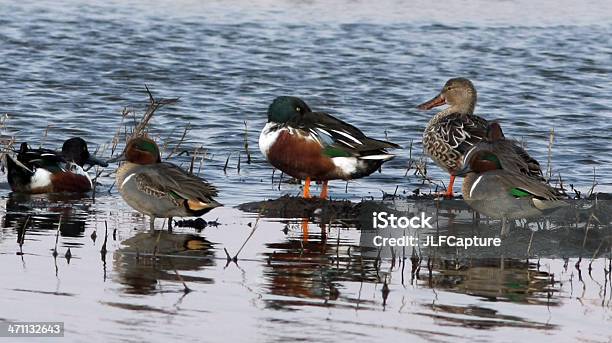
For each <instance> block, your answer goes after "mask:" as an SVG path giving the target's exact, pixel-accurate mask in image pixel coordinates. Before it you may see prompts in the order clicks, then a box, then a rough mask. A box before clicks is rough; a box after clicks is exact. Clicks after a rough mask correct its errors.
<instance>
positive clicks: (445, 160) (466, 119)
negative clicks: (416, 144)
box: [418, 78, 542, 198]
mask: <svg viewBox="0 0 612 343" xmlns="http://www.w3.org/2000/svg"><path fill="white" fill-rule="evenodd" d="M476 98H477V94H476V88H474V85H473V84H472V82H471V81H470V80H468V79H466V78H453V79H450V80H448V81H447V82H446V84H445V85H444V87H443V88H442V91H440V93H439V94H438V95H437V96H436V97H434V98H433V99H431V100H429V101H427V102H425V103H422V104H421V105H419V106H418V108H419V109H421V110H429V109H431V108H434V107H436V106H441V105H444V104H448V105H449V107H447V108H446V109H444V110H442V111H440V112H439V113H437V114H436V115H435V116H434V117H433V118H431V120H430V121H429V123H428V124H427V127H426V128H425V132H424V133H423V149H424V151H425V153H426V154H427V155H429V156H430V157H431V158H432V160H433V161H434V162H435V163H436V164H437V165H438V166H440V167H441V168H443V169H444V170H446V171H447V172H448V173H449V174H450V176H451V178H450V182H449V185H448V187H447V192H446V194H445V196H446V197H449V198H452V196H453V184H454V182H455V175H456V171H457V170H460V169H462V168H463V160H464V155H465V154H466V152H467V151H468V150H469V149H471V148H472V147H474V145H476V144H478V143H480V142H482V141H483V140H485V139H486V135H487V133H488V130H489V125H490V123H489V122H488V121H487V120H485V119H483V118H481V117H479V116H477V115H474V108H475V106H476ZM515 149H516V153H517V154H520V155H521V156H522V158H524V159H526V161H529V165H530V167H531V168H532V169H531V171H530V172H531V173H532V174H539V175H542V171H541V170H540V166H539V164H538V162H537V161H535V160H534V159H533V158H531V157H530V156H529V154H527V152H526V151H525V150H523V149H522V148H520V147H519V146H518V145H516V148H515Z"/></svg>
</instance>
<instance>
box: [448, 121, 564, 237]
mask: <svg viewBox="0 0 612 343" xmlns="http://www.w3.org/2000/svg"><path fill="white" fill-rule="evenodd" d="M515 145H516V143H515V142H513V141H511V140H506V139H505V138H503V135H502V134H501V127H499V125H498V124H493V125H491V127H490V129H489V133H488V142H483V143H479V144H477V145H475V146H474V147H473V148H472V149H470V150H469V151H468V152H467V153H466V155H465V160H464V161H463V169H461V170H458V171H457V173H458V174H463V175H465V179H464V180H463V187H462V191H463V199H464V200H465V202H466V203H468V205H470V206H471V207H472V208H473V209H475V210H476V211H478V212H481V213H483V214H485V215H487V216H489V217H492V218H497V219H501V220H502V231H501V236H505V235H507V234H508V232H509V227H508V220H514V219H520V218H529V217H535V216H539V215H542V214H545V213H546V212H549V211H551V210H554V209H556V208H559V207H561V206H565V205H567V204H566V203H565V202H564V201H562V200H561V199H562V196H561V194H560V193H559V192H558V191H557V190H556V189H554V188H553V187H551V186H549V185H548V184H547V183H546V182H544V180H543V179H542V178H541V177H540V176H538V175H532V174H531V173H530V170H529V164H528V163H526V162H525V161H524V160H523V159H521V158H520V156H519V155H517V154H516V151H515V150H514V146H515Z"/></svg>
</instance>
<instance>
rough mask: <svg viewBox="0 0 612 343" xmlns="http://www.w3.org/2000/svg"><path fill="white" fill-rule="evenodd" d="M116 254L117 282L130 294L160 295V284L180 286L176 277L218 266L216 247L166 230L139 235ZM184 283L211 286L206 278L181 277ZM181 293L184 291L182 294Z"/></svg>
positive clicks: (124, 243) (130, 239)
mask: <svg viewBox="0 0 612 343" xmlns="http://www.w3.org/2000/svg"><path fill="white" fill-rule="evenodd" d="M122 245H123V247H122V248H120V249H118V250H117V251H116V252H115V253H114V262H113V263H114V267H115V270H116V271H117V273H116V276H115V277H116V278H117V281H118V282H119V283H121V284H122V285H125V286H126V288H125V292H126V293H129V294H152V293H160V292H162V290H161V289H160V287H159V286H160V285H159V283H160V281H162V280H163V281H168V282H171V283H178V282H179V280H178V278H177V275H176V273H175V270H176V271H177V272H180V271H196V270H201V269H203V268H205V267H210V266H213V265H215V260H214V252H213V251H212V247H213V243H211V242H210V241H208V240H206V239H205V238H204V237H201V236H197V235H192V234H180V233H170V232H167V231H163V230H157V231H149V232H140V233H137V234H136V235H135V236H133V237H131V238H129V239H127V240H125V241H123V242H122ZM181 277H182V279H183V280H184V281H185V282H197V283H212V282H213V280H212V279H210V278H206V277H196V276H187V275H181ZM181 292H182V290H181Z"/></svg>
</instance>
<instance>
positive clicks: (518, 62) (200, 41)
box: [0, 0, 612, 341]
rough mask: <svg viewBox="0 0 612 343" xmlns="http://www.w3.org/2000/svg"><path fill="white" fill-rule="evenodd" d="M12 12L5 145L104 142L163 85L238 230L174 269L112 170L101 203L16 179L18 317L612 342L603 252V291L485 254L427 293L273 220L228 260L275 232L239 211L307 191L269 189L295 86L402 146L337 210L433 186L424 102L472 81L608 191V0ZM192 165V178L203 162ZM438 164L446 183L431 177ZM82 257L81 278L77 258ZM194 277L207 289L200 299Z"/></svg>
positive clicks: (434, 281) (167, 331) (178, 239)
mask: <svg viewBox="0 0 612 343" xmlns="http://www.w3.org/2000/svg"><path fill="white" fill-rule="evenodd" d="M0 8H1V9H2V13H3V14H5V15H3V16H2V17H1V18H0V43H1V46H2V49H0V61H1V62H2V63H0V89H1V90H2V91H3V94H2V96H1V97H0V114H4V113H8V114H9V119H8V121H7V127H6V129H5V130H4V132H3V134H5V135H12V134H14V135H16V136H17V141H18V142H21V141H29V142H31V143H32V144H33V145H38V144H40V143H41V142H42V143H44V145H45V146H46V147H57V146H59V145H60V144H61V142H62V141H63V140H64V139H65V138H66V137H67V136H71V135H80V136H82V137H84V138H85V139H87V141H89V142H91V145H92V150H95V149H96V147H100V146H104V145H108V144H109V143H110V140H111V139H112V136H113V135H114V133H115V132H116V130H117V129H118V128H120V127H122V126H123V125H124V124H125V121H124V122H122V117H121V112H122V110H123V108H124V107H126V106H127V107H130V108H134V109H135V110H137V111H141V110H142V109H143V108H144V106H145V105H146V102H147V96H146V94H145V93H144V85H145V84H147V85H149V87H150V88H151V89H152V91H153V93H154V94H155V95H156V96H159V97H180V101H179V103H178V104H177V105H175V106H170V107H165V108H163V109H162V110H160V111H159V112H158V113H156V115H155V116H154V119H153V122H152V127H151V132H152V134H153V135H154V136H159V137H160V139H161V140H162V141H167V140H168V137H174V140H171V141H170V145H169V148H168V150H167V151H166V154H167V153H169V151H170V150H172V149H173V147H174V146H175V144H176V141H177V140H178V139H179V138H180V135H181V134H182V132H183V130H184V128H185V126H186V125H187V124H188V123H189V124H190V125H191V131H189V132H188V134H187V136H186V141H185V142H184V143H183V144H182V149H188V150H192V149H193V148H195V147H200V146H202V147H203V148H205V149H206V150H207V154H208V155H207V156H208V159H207V160H206V161H205V162H204V165H203V167H202V174H203V175H204V176H205V177H206V178H208V179H209V180H210V181H212V182H213V183H215V184H216V185H217V186H218V187H219V188H220V190H221V194H220V201H221V202H223V203H224V204H226V205H228V207H226V208H222V209H218V210H215V211H213V212H211V213H210V214H209V215H207V216H206V219H208V220H211V219H215V218H217V217H219V218H220V219H219V222H220V223H221V225H220V226H219V227H208V228H206V230H205V231H204V232H203V233H200V234H198V236H199V237H204V238H200V239H195V241H196V242H195V243H193V244H196V245H197V246H198V248H197V249H190V250H188V251H186V252H185V251H184V250H185V249H184V243H185V241H186V242H190V241H192V240H194V239H193V237H191V236H187V235H188V234H196V233H195V232H194V231H193V230H192V229H179V230H178V232H177V233H176V234H174V235H170V236H168V237H164V238H163V239H162V238H155V240H156V241H169V242H170V243H168V247H167V249H166V250H167V251H164V252H165V253H167V255H171V256H172V257H167V258H163V257H162V258H160V259H159V260H156V259H151V258H150V257H147V256H146V254H145V252H147V251H150V249H151V243H150V242H149V241H148V240H150V237H147V236H146V235H147V234H146V230H145V228H146V225H145V223H144V222H143V221H142V219H141V218H140V217H139V216H138V215H137V214H136V213H135V212H133V211H132V210H131V209H129V208H128V207H127V206H125V205H124V204H123V203H122V202H121V201H118V194H117V193H116V190H115V189H112V190H111V192H110V194H107V192H106V190H107V189H109V188H111V185H112V183H113V178H112V175H107V174H106V173H105V174H103V176H102V177H101V178H100V180H99V181H100V189H101V191H100V192H99V193H98V195H97V197H96V201H95V202H93V201H92V200H91V199H90V198H87V197H86V198H83V199H79V198H77V199H65V198H59V199H58V198H54V197H34V198H33V199H29V198H25V199H24V198H20V197H16V196H14V195H10V196H9V188H8V185H7V184H6V182H5V181H4V180H5V178H4V176H2V177H0V180H1V184H0V186H1V189H0V194H1V195H2V196H3V198H4V202H5V203H6V208H7V210H6V214H5V219H4V225H3V227H4V228H3V229H2V231H1V232H2V234H1V235H0V260H2V265H3V267H2V268H1V269H2V270H0V275H1V277H0V278H1V279H2V280H3V281H2V285H1V286H0V288H1V291H0V294H1V298H3V300H2V303H3V305H2V307H3V309H0V319H2V320H16V319H23V318H27V319H41V320H43V319H45V320H48V319H49V318H50V317H52V316H53V317H54V318H58V319H61V320H64V321H66V322H67V325H66V328H67V331H68V334H69V337H72V339H73V340H75V341H82V340H83V339H84V338H85V337H88V338H89V337H91V334H92V333H93V334H97V335H99V336H96V337H100V339H102V338H105V339H117V340H125V341H130V340H136V341H137V340H140V339H139V338H135V337H139V336H137V335H142V334H143V333H144V332H147V333H151V336H152V337H153V340H162V339H167V338H174V339H185V340H194V341H195V340H200V339H201V340H204V341H207V340H211V341H215V340H219V337H222V336H223V337H227V338H228V340H229V339H234V340H237V341H249V340H251V338H253V337H257V339H258V340H260V341H283V340H287V339H305V340H317V341H332V340H334V341H335V340H338V339H339V338H342V340H347V339H352V340H356V341H366V340H368V341H371V340H372V339H381V338H384V339H395V338H398V337H400V338H412V339H416V340H418V339H421V340H429V339H436V340H441V341H450V340H453V341H457V340H458V339H459V340H460V339H462V338H463V337H467V338H466V339H467V340H470V341H472V340H481V341H487V340H489V339H491V338H498V339H502V340H506V341H515V340H518V339H522V338H524V337H531V336H533V335H540V336H541V337H551V336H555V337H556V338H559V339H563V338H565V339H567V338H569V337H574V338H576V337H587V338H589V339H593V340H609V339H610V335H612V333H610V332H609V331H606V330H605V329H602V328H603V327H604V326H605V325H604V324H606V325H607V324H609V321H610V311H609V308H610V300H609V294H610V289H609V281H604V280H607V279H606V275H604V272H603V268H604V265H605V264H606V263H607V262H606V260H604V259H596V260H595V262H594V263H593V277H592V278H590V279H589V278H587V277H584V280H583V281H578V280H577V279H576V278H577V276H576V273H577V272H576V271H575V269H572V266H573V265H574V263H576V260H571V261H569V267H567V265H566V266H564V264H565V263H564V261H563V260H560V259H552V258H550V259H546V260H543V261H542V262H541V265H540V267H537V266H535V265H534V264H533V261H532V262H530V263H525V262H524V261H523V262H521V261H514V260H513V262H508V265H507V266H506V267H505V268H500V267H501V265H500V262H499V261H489V260H477V261H476V262H472V264H471V267H470V268H469V269H468V270H467V271H466V272H465V273H461V275H459V276H457V275H456V274H457V269H455V265H451V264H444V263H450V262H438V261H434V262H435V263H434V265H433V267H432V268H433V270H435V275H430V277H420V278H417V279H415V280H412V281H411V282H408V280H405V279H404V278H403V277H402V276H405V277H406V278H409V276H408V275H409V274H410V273H407V272H404V268H402V269H399V268H398V266H397V265H395V266H393V268H391V266H390V265H387V264H389V263H390V262H389V261H387V260H385V261H383V263H382V265H381V266H378V267H376V268H374V267H373V266H372V262H371V261H370V262H367V263H365V264H364V263H363V261H361V262H360V259H359V256H360V255H361V252H360V247H361V246H362V244H360V241H359V240H360V232H359V231H357V230H354V229H340V228H335V229H333V230H332V231H331V232H330V233H329V237H333V240H334V242H331V240H332V239H331V238H330V241H326V240H325V239H323V237H321V236H320V234H319V235H317V232H319V231H320V230H319V231H317V225H311V226H312V229H313V230H314V232H315V234H314V236H313V237H311V238H310V239H309V240H308V241H307V242H306V243H304V242H303V241H302V240H300V239H299V238H300V234H301V231H300V230H299V225H294V224H288V223H287V222H286V221H280V222H279V221H276V220H269V219H263V220H262V221H261V223H260V228H259V229H258V232H257V234H255V235H254V236H253V238H252V241H250V242H249V243H248V244H247V246H246V247H245V249H244V251H243V253H242V255H241V259H242V261H241V262H240V263H239V265H238V266H236V265H234V264H230V265H229V266H227V268H226V267H225V253H224V251H223V248H227V249H228V250H229V251H230V252H232V253H234V252H235V251H237V250H238V248H239V247H240V245H241V244H242V242H243V241H244V239H245V238H246V236H247V235H248V233H249V232H250V230H251V228H250V227H248V226H247V223H253V222H254V221H255V219H254V215H252V214H246V213H243V212H241V211H238V210H236V209H233V208H230V207H231V206H235V205H238V204H240V203H243V202H247V201H257V200H263V199H265V198H277V197H279V196H280V195H281V194H285V193H289V194H298V193H299V192H300V188H299V186H298V185H295V184H288V183H283V184H282V185H281V187H280V189H279V188H278V184H274V185H273V184H272V183H271V182H270V181H271V177H272V170H271V168H270V166H269V165H268V164H267V163H266V162H265V161H264V160H263V159H262V156H261V154H260V153H259V151H258V148H257V138H258V135H259V130H260V129H261V128H262V127H263V124H264V122H265V111H266V108H267V105H268V104H269V103H270V102H271V101H272V99H273V98H274V97H276V96H278V95H282V94H292V95H298V96H301V97H302V98H304V99H305V100H306V101H307V102H308V104H309V105H311V107H312V108H313V109H315V110H320V111H327V112H330V113H332V114H334V115H336V116H338V117H340V118H342V119H345V120H347V121H349V122H351V123H353V124H355V125H356V126H358V127H360V128H362V129H363V130H364V131H365V132H366V133H367V134H369V135H371V136H373V137H377V138H384V137H385V135H387V136H388V139H389V140H392V141H394V142H396V143H398V144H400V145H402V146H403V147H404V149H402V150H400V151H398V154H399V157H398V158H396V159H395V160H393V161H391V162H389V163H386V164H385V166H384V167H383V170H382V173H380V174H378V173H376V174H374V175H372V176H371V177H368V178H365V179H361V180H357V181H352V182H350V183H349V185H348V187H346V184H345V183H344V182H333V183H332V188H331V193H332V196H333V197H336V198H348V199H351V200H353V201H355V200H359V199H361V198H363V197H367V196H374V197H380V195H381V194H382V192H381V191H384V192H387V193H394V192H395V190H396V187H398V190H397V191H398V192H399V193H403V192H407V193H410V192H411V191H412V190H413V189H414V188H416V187H421V180H420V179H418V178H416V177H414V176H411V173H409V174H408V176H405V174H406V165H407V163H408V162H407V159H408V155H409V150H408V146H409V145H410V142H413V143H414V146H413V152H412V153H413V157H418V156H419V155H420V153H421V152H420V151H421V146H420V139H421V133H422V130H423V128H424V127H425V124H426V123H427V121H428V119H429V118H430V117H431V116H432V115H433V113H430V112H420V111H418V110H416V109H415V106H416V105H417V104H418V103H420V102H422V101H424V100H427V99H429V98H431V97H432V96H433V95H435V94H436V92H438V91H439V89H440V88H441V86H442V84H443V83H444V81H445V80H446V79H447V78H449V77H453V76H459V75H460V76H467V77H469V78H471V79H472V80H474V82H475V85H476V87H477V89H478V92H479V103H478V106H477V113H479V114H480V115H482V116H484V117H486V118H488V119H498V120H499V121H500V122H501V123H502V125H503V127H504V132H505V133H506V134H507V135H509V136H512V137H513V138H516V139H519V140H523V141H524V142H525V143H526V145H527V147H528V150H529V152H530V153H531V154H532V155H533V156H534V157H536V158H537V159H538V160H540V162H541V163H542V164H543V165H544V166H546V159H547V145H548V137H549V131H550V130H551V129H554V130H555V143H554V148H553V156H552V162H553V171H554V173H555V174H557V173H560V174H561V175H562V178H563V182H564V184H566V185H569V184H573V185H574V186H576V187H577V188H579V189H581V190H588V189H589V188H590V187H591V185H592V182H593V181H592V180H593V168H595V171H596V176H597V178H596V181H597V183H598V184H599V185H598V186H597V188H596V189H599V190H600V191H608V192H609V191H610V190H611V189H612V181H610V179H609V178H608V177H607V175H609V174H610V172H612V134H611V133H610V132H612V120H611V119H612V99H611V97H610V94H611V88H610V75H611V72H612V38H611V37H612V36H611V33H612V4H611V3H610V2H607V1H591V2H586V3H581V4H576V3H574V2H571V1H555V2H552V1H541V2H538V3H535V4H534V3H532V2H531V1H477V0H472V1H449V2H439V3H430V2H428V1H417V2H403V1H399V0H398V1H393V0H388V1H377V2H376V3H370V2H360V1H337V2H333V3H328V2H326V1H308V2H295V1H273V0H268V1H260V2H257V3H251V2H247V1H237V2H227V1H213V2H207V3H201V2H199V1H178V2H177V1H161V0H157V1H153V2H145V1H114V2H113V1H111V2H101V1H95V2H86V1H65V2H62V3H61V4H59V3H55V2H47V1H21V2H18V3H15V2H8V1H0ZM128 121H129V120H128ZM245 121H246V123H247V127H248V131H247V134H248V142H249V148H250V150H251V154H252V162H251V163H250V164H247V163H246V154H245V151H244V148H243V146H244V125H245V124H244V123H245ZM372 123H376V124H375V125H372ZM48 126H49V128H48V135H47V136H46V137H45V138H43V137H44V135H45V131H47V127H48ZM105 154H106V155H108V150H106V152H105ZM228 155H229V156H230V159H229V163H228V168H227V170H226V172H224V171H223V169H224V168H223V167H224V165H225V163H226V160H227V158H228ZM239 155H240V161H241V163H240V170H239V171H238V156H239ZM173 161H174V162H176V163H179V164H180V163H183V164H185V165H186V164H188V163H189V157H187V156H181V157H175V158H173ZM108 171H109V174H110V173H111V172H112V168H109V170H108ZM428 172H429V174H430V175H431V176H432V177H434V178H435V179H445V178H446V175H445V174H444V173H443V172H441V171H440V170H439V169H438V168H436V167H435V166H433V165H431V164H430V168H429V169H428ZM277 176H278V174H277ZM277 179H278V178H277ZM277 181H278V180H277ZM345 187H346V189H347V190H348V191H347V192H345ZM60 214H61V215H62V218H63V223H62V229H61V237H60V239H59V243H60V249H59V250H60V257H58V259H57V261H55V263H54V260H53V257H52V255H51V251H50V249H52V247H53V245H54V243H55V229H56V223H57V221H58V220H59V215H60ZM28 216H29V217H30V219H28V221H30V223H29V224H28V225H29V226H28V228H29V229H28V230H31V231H29V232H28V230H26V231H27V233H26V236H25V243H24V245H23V247H22V248H23V252H24V255H16V254H15V253H16V252H18V251H19V246H18V244H16V241H17V236H18V232H19V230H18V228H20V227H23V226H24V225H26V224H25V223H24V221H25V219H26V218H28ZM105 220H106V221H107V224H108V227H109V238H108V239H109V241H108V246H107V248H108V254H107V255H106V256H105V258H104V260H102V259H101V256H100V253H99V251H100V249H101V245H102V241H103V236H104V221H105ZM290 222H291V221H290ZM285 227H287V228H288V229H287V230H288V234H287V235H286V234H285V233H283V231H282V230H283V229H284V228H285ZM115 230H116V232H115V233H114V234H113V232H114V231H115ZM93 232H97V239H96V240H95V241H93V240H92V239H91V238H90V236H91V234H92V233H93ZM148 235H151V234H148ZM338 235H340V239H339V241H338V242H339V243H338V244H336V241H335V239H336V238H335V237H337V236H338ZM201 239H205V240H206V241H205V242H202V241H201ZM122 242H123V243H122ZM172 242H174V243H172ZM197 242H200V243H197ZM300 242H302V243H300ZM173 244H175V245H173ZM198 244H199V245H198ZM304 244H306V245H305V246H304ZM140 245H144V246H143V247H141V248H138V249H134V246H140ZM68 247H70V248H71V251H72V254H73V256H74V257H73V259H72V260H71V261H70V264H68V263H67V262H66V260H65V259H64V258H63V257H62V256H63V254H64V253H65V251H66V249H67V248H68ZM349 247H350V248H349ZM158 249H161V247H158ZM347 250H348V252H347ZM351 250H352V252H351ZM135 251H136V252H135ZM349 252H351V253H350V254H349ZM141 253H143V255H142V256H140V255H141ZM176 255H179V256H178V257H177V256H176ZM182 255H185V256H182ZM334 256H335V258H334ZM369 258H373V257H372V256H369ZM463 262H464V261H463ZM463 262H462V263H463ZM432 263H433V262H432ZM583 263H584V262H583ZM422 265H423V266H424V267H423V268H425V266H426V264H425V261H422ZM405 268H407V269H409V268H410V265H409V263H408V265H406V266H405ZM174 269H176V270H177V271H178V272H179V273H180V275H181V276H182V278H183V279H184V280H185V282H186V283H187V284H188V286H189V287H190V288H192V289H194V290H195V292H192V293H189V294H187V295H186V296H185V297H183V291H182V289H183V286H182V284H181V283H180V282H177V278H176V275H175V272H174ZM383 270H384V271H385V272H384V273H382V272H381V271H383ZM458 270H463V271H465V269H461V268H458ZM421 273H422V274H423V275H425V276H426V275H427V272H426V271H424V270H423V271H421ZM553 275H554V280H553V281H551V278H553ZM608 275H609V274H608ZM492 279H493V280H495V282H489V280H492ZM581 282H582V283H581ZM605 282H608V283H606V285H607V286H603V284H604V283H605ZM385 284H387V285H388V286H384V287H383V285H385ZM385 287H389V292H388V293H387V296H386V297H383V295H384V294H385V293H386V291H383V289H386V288H385ZM606 287H607V288H606ZM603 290H606V292H607V293H605V294H603V295H602V292H603ZM578 293H580V294H578ZM492 294H494V295H492ZM492 297H495V299H496V300H495V301H492ZM606 299H607V300H606ZM5 304H6V305H5ZM47 304H51V306H49V305H47ZM7 308H10V309H11V311H10V312H9V311H7V310H5V309H7ZM84 312H86V313H88V314H89V315H83V313H84Z"/></svg>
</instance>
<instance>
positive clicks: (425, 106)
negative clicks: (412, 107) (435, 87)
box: [417, 94, 446, 110]
mask: <svg viewBox="0 0 612 343" xmlns="http://www.w3.org/2000/svg"><path fill="white" fill-rule="evenodd" d="M444 104H446V99H444V97H443V96H442V95H441V94H440V95H438V96H437V97H435V98H433V99H431V100H429V101H427V102H424V103H422V104H420V105H419V106H417V108H418V109H419V110H429V109H432V108H434V107H437V106H442V105H444Z"/></svg>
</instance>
